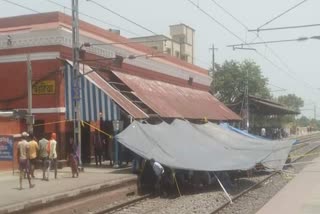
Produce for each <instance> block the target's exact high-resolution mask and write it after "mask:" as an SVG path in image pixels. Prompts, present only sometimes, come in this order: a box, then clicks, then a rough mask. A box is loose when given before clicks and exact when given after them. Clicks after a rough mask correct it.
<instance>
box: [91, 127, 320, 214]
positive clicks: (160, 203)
mask: <svg viewBox="0 0 320 214" xmlns="http://www.w3.org/2000/svg"><path fill="white" fill-rule="evenodd" d="M319 136H320V134H319V133H318V134H315V135H311V136H306V137H301V138H299V139H298V140H299V141H300V143H299V144H297V145H296V146H294V148H293V150H292V152H294V154H298V153H299V151H300V156H299V157H297V158H294V159H293V160H292V162H293V163H294V162H298V161H300V160H301V159H304V157H305V156H304V155H308V154H311V153H313V152H314V151H315V150H317V149H319V145H316V144H314V142H315V141H317V140H319ZM302 154H304V155H302ZM277 174H279V172H274V173H271V174H269V175H266V176H261V177H259V179H258V180H257V179H256V180H255V182H254V184H253V185H250V187H247V188H245V189H244V190H242V191H240V192H239V193H237V194H235V195H233V197H232V201H233V203H236V201H237V200H238V199H239V198H241V197H242V196H244V195H246V194H247V193H248V192H250V191H252V190H254V189H257V187H259V186H261V185H262V184H263V183H265V182H267V181H268V180H270V179H271V178H272V177H274V176H275V175H277ZM212 195H213V196H212V197H214V195H217V196H219V200H218V199H214V198H211V199H210V200H212V201H214V200H216V202H217V201H218V202H219V203H217V206H215V207H214V208H212V209H211V211H210V210H209V211H206V213H212V214H216V213H220V212H223V210H224V209H226V208H227V207H228V206H229V205H230V201H229V200H227V199H226V198H225V197H224V196H223V193H222V192H220V194H217V193H215V194H212ZM191 197H192V196H191ZM210 197H211V196H210ZM180 198H183V197H178V198H174V199H163V198H160V197H155V196H152V195H145V196H141V197H136V198H134V199H132V200H128V201H126V202H123V203H121V202H120V203H119V204H116V205H109V206H108V207H105V208H100V209H97V210H96V211H94V212H90V213H91V214H104V213H120V214H128V213H166V212H165V211H164V212H161V211H163V209H164V208H167V207H169V206H175V204H179V200H181V199H180ZM222 198H223V199H222ZM182 200H185V199H182ZM222 201H223V202H222ZM177 206H178V205H177ZM192 206H194V205H192ZM192 206H190V210H195V209H194V208H193V207H192ZM177 211H179V208H177ZM171 212H172V211H171ZM181 213H182V212H181ZM198 213H202V212H198Z"/></svg>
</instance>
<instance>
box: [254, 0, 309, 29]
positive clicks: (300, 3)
mask: <svg viewBox="0 0 320 214" xmlns="http://www.w3.org/2000/svg"><path fill="white" fill-rule="evenodd" d="M306 1H308V0H303V1H301V2H299V3H298V4H296V5H294V6H292V7H290V8H289V9H287V10H286V11H284V12H282V13H280V14H279V15H277V16H276V17H274V18H272V19H271V20H269V21H267V22H266V23H264V24H263V25H261V26H260V27H258V28H257V29H260V28H262V27H264V26H266V25H268V24H270V23H271V22H273V21H274V20H276V19H278V18H280V17H281V16H283V15H285V14H287V13H288V12H290V11H292V10H293V9H295V8H297V7H299V6H300V5H302V4H303V3H305V2H306Z"/></svg>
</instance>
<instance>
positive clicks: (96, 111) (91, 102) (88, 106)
mask: <svg viewBox="0 0 320 214" xmlns="http://www.w3.org/2000/svg"><path fill="white" fill-rule="evenodd" d="M64 67H65V71H64V77H65V106H66V118H67V119H68V120H72V119H74V114H75V113H74V99H73V97H74V94H75V93H74V82H73V71H72V65H70V64H68V63H66V65H65V66H64ZM83 67H84V66H80V72H81V73H82V74H83V73H84V71H82V70H81V69H82V68H83ZM86 67H88V66H86ZM85 73H86V72H85ZM79 74H80V73H79ZM78 78H79V80H78V81H79V88H80V97H79V99H80V112H81V114H80V118H79V119H80V120H84V121H97V120H99V118H100V113H101V114H102V118H103V120H108V121H111V120H119V119H120V108H119V106H118V105H117V104H116V103H115V102H114V101H113V100H112V99H111V98H110V97H109V96H108V95H106V94H105V93H104V92H103V91H102V90H101V89H100V88H99V86H98V85H97V84H96V83H95V82H94V81H93V80H91V79H90V78H89V77H88V76H86V75H79V77H78Z"/></svg>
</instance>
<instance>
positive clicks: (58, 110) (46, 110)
mask: <svg viewBox="0 0 320 214" xmlns="http://www.w3.org/2000/svg"><path fill="white" fill-rule="evenodd" d="M24 110H27V109H24ZM65 112H66V107H53V108H32V109H31V113H32V114H48V113H65Z"/></svg>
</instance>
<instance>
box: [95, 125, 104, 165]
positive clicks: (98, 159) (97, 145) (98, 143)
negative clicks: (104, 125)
mask: <svg viewBox="0 0 320 214" xmlns="http://www.w3.org/2000/svg"><path fill="white" fill-rule="evenodd" d="M93 146H94V158H95V161H96V166H98V162H99V165H100V166H101V158H102V150H103V143H102V140H101V135H100V133H99V131H98V130H95V133H94V135H93Z"/></svg>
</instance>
